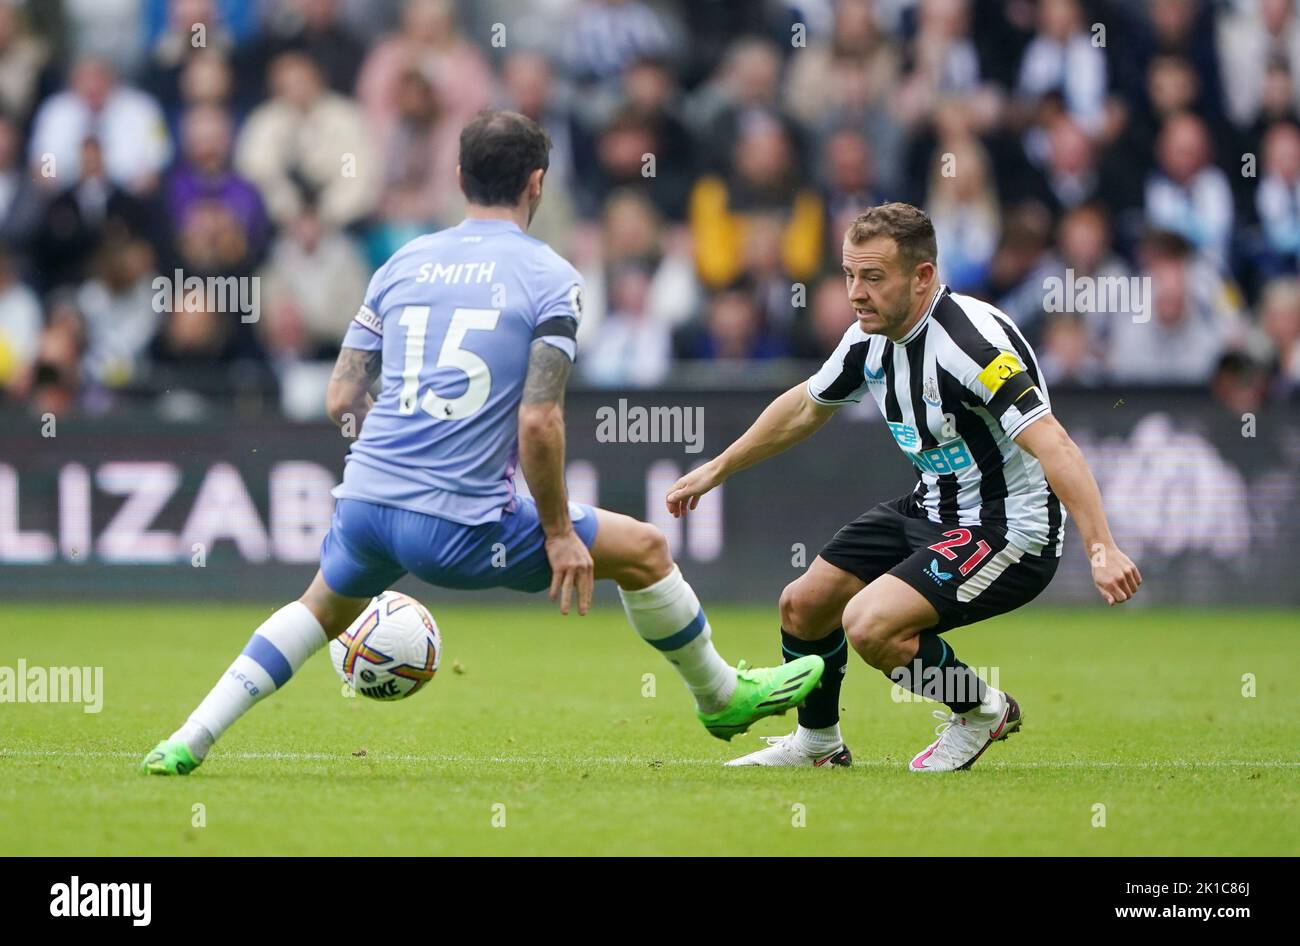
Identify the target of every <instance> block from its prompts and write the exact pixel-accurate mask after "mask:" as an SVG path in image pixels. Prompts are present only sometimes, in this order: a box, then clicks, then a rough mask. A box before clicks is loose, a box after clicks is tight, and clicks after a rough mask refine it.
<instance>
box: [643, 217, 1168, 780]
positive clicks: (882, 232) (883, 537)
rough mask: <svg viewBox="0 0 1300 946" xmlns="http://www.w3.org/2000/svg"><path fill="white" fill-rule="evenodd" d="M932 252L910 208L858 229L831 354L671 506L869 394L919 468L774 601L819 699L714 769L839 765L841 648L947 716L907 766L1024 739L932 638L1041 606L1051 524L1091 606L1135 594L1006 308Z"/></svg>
mask: <svg viewBox="0 0 1300 946" xmlns="http://www.w3.org/2000/svg"><path fill="white" fill-rule="evenodd" d="M937 254H938V248H937V246H936V243H935V235H934V227H933V226H932V225H931V223H930V220H929V218H928V217H927V216H926V215H925V213H924V212H922V211H921V210H920V209H918V208H916V207H913V206H911V205H910V204H900V203H891V204H884V205H881V206H879V207H875V208H873V209H871V210H869V211H867V212H866V213H864V214H862V215H860V216H859V217H858V218H857V219H856V220H855V221H854V222H853V225H852V226H851V227H850V228H849V230H848V232H847V233H846V234H845V237H844V245H843V263H844V278H845V281H846V284H847V288H848V294H849V300H850V302H851V303H852V304H853V308H854V310H855V312H856V314H857V320H856V321H855V322H854V323H853V324H852V325H850V326H849V329H848V331H847V332H845V333H844V338H843V339H842V340H841V342H840V344H839V347H838V348H836V350H835V352H834V353H833V354H832V355H831V357H830V358H829V359H827V361H826V363H825V365H824V366H823V367H822V369H821V370H820V371H818V372H817V374H815V375H814V376H813V377H812V378H811V379H809V381H808V382H807V383H806V384H799V385H796V386H795V387H793V388H791V389H790V390H789V391H787V392H785V393H784V394H782V395H781V396H780V397H778V398H777V399H776V400H775V401H773V402H772V403H771V404H770V405H769V406H768V407H767V409H766V410H764V412H763V413H762V415H761V416H760V417H759V418H758V420H757V421H755V423H754V425H753V426H752V427H751V428H750V429H749V430H748V431H747V432H746V433H744V434H743V435H742V436H741V437H740V438H739V439H738V440H736V442H735V443H733V444H732V445H731V446H730V447H728V448H727V449H726V450H725V451H724V452H723V453H722V454H720V455H719V456H718V457H716V458H715V459H713V460H711V461H710V462H709V463H707V464H705V465H704V466H702V467H700V468H698V469H696V470H694V471H693V472H691V473H689V474H687V475H686V476H684V477H682V478H681V479H680V480H679V481H678V482H677V483H676V485H675V486H674V487H673V489H672V490H671V491H670V492H669V493H668V497H667V502H668V509H669V512H671V513H672V514H673V515H675V516H681V515H684V514H686V512H687V511H688V510H690V509H694V508H695V506H696V505H697V504H698V503H699V501H700V497H701V496H703V495H704V494H705V493H707V492H708V491H709V490H710V489H712V488H713V487H715V486H717V485H718V484H720V483H722V482H723V481H724V480H726V479H727V478H728V477H729V476H731V475H732V474H734V473H738V472H739V471H741V470H743V469H746V468H747V467H750V466H753V465H754V464H755V463H758V462H759V461H761V460H764V459H766V458H767V457H770V456H773V455H775V454H777V453H780V452H781V451H782V450H785V449H787V448H788V447H790V446H793V445H794V444H796V443H798V442H799V441H800V440H803V439H804V438H805V437H808V436H810V435H812V434H813V433H814V432H815V431H816V430H818V428H820V427H821V426H822V425H823V424H825V423H826V421H827V420H828V419H829V418H830V416H831V415H832V414H833V413H835V411H836V410H838V409H839V408H840V406H841V405H844V404H848V403H850V402H856V401H859V400H861V399H862V398H863V396H865V395H870V396H871V397H872V398H874V399H875V401H876V404H877V405H878V406H879V408H880V411H881V413H882V414H883V415H884V417H885V424H886V426H887V428H888V430H889V432H890V434H891V435H892V436H893V438H894V440H895V442H896V443H897V445H898V447H899V448H900V449H901V450H902V451H903V455H904V456H905V457H907V459H908V460H910V461H911V462H912V463H913V464H914V465H915V466H916V470H917V476H918V481H917V484H916V488H915V489H914V490H913V491H912V492H911V493H909V494H908V495H906V496H901V497H899V498H898V499H895V500H893V501H892V502H886V503H881V504H880V505H878V506H875V507H874V508H872V509H870V510H868V511H867V512H866V513H864V514H863V515H862V516H859V517H858V518H857V519H855V520H854V521H852V522H850V523H849V524H848V525H846V526H844V527H843V528H842V529H840V531H839V532H838V533H836V534H835V536H834V538H832V539H831V541H830V542H829V543H827V545H826V547H825V548H823V549H822V551H821V554H820V555H819V556H818V557H817V558H816V559H815V560H814V561H813V564H812V565H811V566H810V567H809V569H808V571H807V572H806V573H805V574H804V575H803V576H802V577H800V578H799V579H797V580H796V581H794V582H792V583H791V584H789V585H788V586H787V587H786V589H785V591H784V592H783V593H782V595H781V605H780V608H781V637H782V649H783V651H784V653H785V655H786V658H787V659H789V660H795V659H798V658H799V657H800V656H802V655H805V654H821V655H822V657H823V658H824V659H825V661H826V669H825V674H824V676H823V678H822V687H821V689H819V690H817V691H815V692H814V693H813V694H812V695H811V696H810V697H809V699H808V701H807V702H806V703H805V704H804V706H803V708H801V709H800V711H799V726H798V728H797V729H796V731H795V732H793V733H791V734H790V735H788V736H782V737H779V738H770V739H768V742H769V746H768V747H767V748H765V749H760V750H759V751H757V752H754V753H751V754H750V755H747V756H743V757H741V758H739V759H735V760H733V761H732V762H730V763H728V764H729V765H787V766H788V765H814V766H834V765H849V764H851V761H852V759H851V756H850V753H849V750H848V748H847V747H846V746H845V745H844V741H843V739H842V738H841V736H840V729H839V689H840V684H841V682H842V680H843V673H844V671H845V669H846V668H847V661H848V654H847V648H848V645H849V644H851V645H852V646H853V649H854V650H856V651H857V652H858V654H859V655H861V657H862V658H863V659H864V660H865V661H866V662H867V663H869V664H871V666H873V667H875V668H877V669H878V670H880V671H882V672H884V673H885V674H886V675H887V676H888V677H889V678H890V679H891V680H892V681H893V682H895V683H898V684H899V685H901V686H904V687H906V688H908V689H910V690H912V691H913V692H915V693H919V694H921V695H923V696H926V697H930V698H932V699H937V700H938V701H940V702H942V703H945V704H946V705H947V706H948V709H949V711H950V712H949V713H943V712H940V711H936V715H937V716H939V717H940V718H942V719H943V720H944V722H943V724H942V725H941V726H939V728H938V730H937V731H936V732H937V734H938V736H939V738H938V739H936V740H935V741H934V742H932V743H931V744H930V745H928V746H927V747H926V748H924V749H922V750H921V751H920V752H918V753H917V754H916V755H915V757H914V758H913V759H912V761H911V763H910V768H911V770H912V771H914V772H943V771H952V770H955V769H965V768H969V767H970V766H971V765H973V764H974V762H975V760H976V759H978V758H979V757H980V754H981V753H983V752H984V750H985V749H987V748H988V746H990V745H991V744H992V743H993V742H994V741H996V740H999V739H1004V738H1005V737H1006V736H1008V735H1010V734H1011V733H1013V732H1015V731H1016V730H1017V729H1019V728H1020V725H1021V712H1020V706H1019V705H1018V704H1017V703H1016V701H1015V699H1014V698H1013V697H1011V696H1010V695H1009V694H1006V693H1003V692H1001V691H999V690H997V689H995V688H993V687H992V686H989V685H987V684H986V683H985V681H983V680H982V679H980V677H979V676H978V675H977V674H976V673H975V672H974V671H972V670H971V669H970V668H969V667H967V666H966V665H965V664H964V663H962V662H961V661H960V660H959V659H958V658H957V655H956V653H955V652H954V651H953V649H952V646H951V645H950V644H948V642H947V641H946V640H944V639H943V638H942V637H941V636H940V635H941V634H943V632H944V631H947V630H950V629H952V628H954V627H961V626H962V625H965V624H972V623H974V622H976V621H982V620H985V619H986V618H990V617H993V616H995V615H998V614H1004V613H1006V612H1007V611H1011V610H1013V609H1015V608H1018V607H1020V606H1021V605H1022V604H1025V603H1027V602H1029V601H1031V600H1033V599H1034V598H1035V597H1037V595H1038V594H1039V593H1040V592H1041V591H1042V590H1043V589H1044V588H1046V587H1047V585H1048V583H1049V582H1050V581H1051V580H1052V576H1053V575H1054V574H1055V572H1056V566H1057V563H1058V562H1059V559H1060V554H1061V545H1062V542H1063V537H1064V532H1065V519H1066V515H1065V511H1066V510H1068V511H1069V513H1070V515H1072V516H1073V517H1074V519H1075V521H1076V522H1077V523H1078V527H1079V531H1080V533H1081V535H1082V538H1083V542H1084V546H1085V548H1086V549H1087V553H1088V557H1089V559H1090V560H1091V562H1092V578H1093V581H1094V583H1095V584H1096V586H1097V590H1098V591H1099V592H1100V593H1101V596H1102V597H1103V598H1104V599H1105V601H1106V603H1107V604H1110V605H1115V604H1119V603H1120V602H1123V601H1127V600H1128V599H1129V598H1131V597H1132V596H1133V595H1134V594H1135V593H1136V592H1137V589H1138V586H1139V585H1140V584H1141V582H1142V578H1141V575H1140V574H1139V573H1138V569H1137V567H1136V566H1135V565H1134V564H1133V562H1132V561H1130V560H1129V558H1128V556H1126V555H1125V554H1124V553H1123V552H1122V551H1120V550H1119V548H1118V547H1117V546H1116V545H1115V540H1114V539H1113V538H1112V537H1111V533H1110V528H1109V526H1108V525H1107V523H1106V514H1105V511H1104V510H1103V509H1102V503H1101V494H1100V492H1099V491H1098V489H1097V483H1096V480H1094V479H1093V476H1092V474H1091V472H1089V470H1088V466H1087V464H1086V462H1085V461H1084V459H1083V455H1082V454H1081V453H1080V452H1079V449H1078V447H1076V446H1075V444H1074V442H1073V441H1072V440H1071V439H1070V437H1069V435H1067V434H1066V432H1065V430H1064V428H1062V427H1061V425H1060V423H1059V422H1058V421H1057V420H1056V418H1055V417H1054V416H1053V415H1052V412H1051V401H1050V399H1049V398H1048V394H1047V388H1046V386H1045V385H1044V384H1043V380H1042V377H1041V375H1040V373H1039V369H1038V362H1037V359H1035V357H1034V353H1033V351H1032V350H1031V349H1030V347H1029V345H1027V344H1026V343H1025V340H1024V338H1023V337H1022V336H1021V334H1020V332H1019V330H1018V329H1017V328H1016V327H1015V325H1014V324H1013V323H1012V322H1011V320H1010V319H1009V318H1008V317H1007V316H1006V315H1005V314H1004V313H1002V312H1000V311H999V310H998V309H996V308H994V307H993V306H991V305H989V304H988V303H985V302H981V301H980V300H978V299H974V298H971V297H970V296H964V295H960V294H957V293H954V292H952V291H950V290H949V289H948V288H947V287H946V286H944V285H942V284H941V283H940V282H939V279H938V274H937V270H936V265H935V260H936V257H937ZM1063 507H1064V508H1063Z"/></svg>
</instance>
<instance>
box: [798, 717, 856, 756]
mask: <svg viewBox="0 0 1300 946" xmlns="http://www.w3.org/2000/svg"><path fill="white" fill-rule="evenodd" d="M794 742H795V745H797V746H798V747H799V748H800V749H802V750H803V751H804V752H807V753H808V754H809V755H823V754H824V753H827V752H830V751H832V750H833V749H838V748H839V747H840V746H842V745H843V744H844V738H843V737H842V736H841V735H840V724H839V723H836V724H835V725H833V726H827V727H825V728H824V729H805V728H804V727H803V726H800V727H799V728H798V729H796V730H795V731H794Z"/></svg>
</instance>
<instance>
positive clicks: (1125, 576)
mask: <svg viewBox="0 0 1300 946" xmlns="http://www.w3.org/2000/svg"><path fill="white" fill-rule="evenodd" d="M1092 582H1093V584H1095V585H1096V586H1097V591H1099V592H1100V593H1101V596H1102V597H1103V598H1105V599H1106V603H1107V604H1109V605H1116V604H1122V603H1123V602H1125V601H1127V600H1128V599H1129V598H1131V597H1133V596H1134V595H1135V594H1137V590H1138V586H1139V585H1141V584H1142V573H1141V572H1139V571H1138V567H1137V566H1136V565H1134V564H1133V560H1132V559H1131V558H1129V557H1128V556H1127V555H1125V554H1124V553H1123V552H1121V551H1120V550H1119V546H1117V545H1103V546H1102V547H1101V548H1099V549H1097V550H1096V552H1094V553H1093V556H1092Z"/></svg>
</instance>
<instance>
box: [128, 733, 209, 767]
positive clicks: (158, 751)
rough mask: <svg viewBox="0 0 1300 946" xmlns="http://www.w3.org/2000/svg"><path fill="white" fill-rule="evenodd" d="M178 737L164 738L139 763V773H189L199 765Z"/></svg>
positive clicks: (198, 761) (188, 748)
mask: <svg viewBox="0 0 1300 946" xmlns="http://www.w3.org/2000/svg"><path fill="white" fill-rule="evenodd" d="M200 761H201V760H196V759H195V758H194V756H193V755H192V754H191V753H190V747H189V746H187V745H185V743H183V742H181V741H180V740H179V739H164V740H163V741H162V742H160V743H158V745H156V746H154V747H153V751H152V752H150V753H149V754H148V755H147V756H145V757H144V761H143V762H141V763H140V774H141V775H189V774H190V773H191V772H193V771H194V770H195V769H197V768H198V767H199V765H200Z"/></svg>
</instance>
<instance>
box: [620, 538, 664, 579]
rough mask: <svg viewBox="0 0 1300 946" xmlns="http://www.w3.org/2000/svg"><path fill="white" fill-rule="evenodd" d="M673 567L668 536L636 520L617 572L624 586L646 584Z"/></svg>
mask: <svg viewBox="0 0 1300 946" xmlns="http://www.w3.org/2000/svg"><path fill="white" fill-rule="evenodd" d="M672 570H673V557H672V554H671V553H670V552H669V551H668V539H667V537H666V536H665V535H664V534H663V532H661V531H660V530H659V529H658V528H657V527H656V526H652V525H650V524H649V523H647V522H638V523H637V524H636V526H635V527H634V528H633V530H632V533H631V535H629V537H628V542H627V550H626V558H625V562H624V565H623V568H622V569H621V571H622V574H621V575H619V584H620V585H622V586H623V587H625V588H645V587H648V586H649V585H653V584H654V583H655V582H656V581H659V580H660V579H661V578H664V577H666V576H667V575H668V573H669V572H671V571H672Z"/></svg>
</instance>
